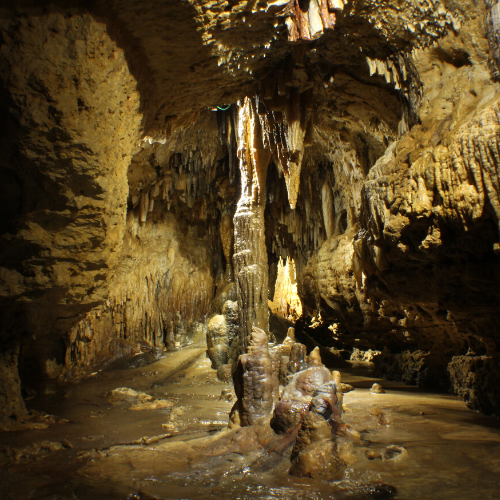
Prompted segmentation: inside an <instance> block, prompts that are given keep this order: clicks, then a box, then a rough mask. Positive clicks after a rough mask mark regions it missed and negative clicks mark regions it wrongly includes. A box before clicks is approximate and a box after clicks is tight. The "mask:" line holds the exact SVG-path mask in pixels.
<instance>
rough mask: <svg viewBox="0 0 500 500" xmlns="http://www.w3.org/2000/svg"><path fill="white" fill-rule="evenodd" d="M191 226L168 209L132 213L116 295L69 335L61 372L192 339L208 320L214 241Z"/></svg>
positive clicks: (77, 372) (114, 282)
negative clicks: (194, 327)
mask: <svg viewBox="0 0 500 500" xmlns="http://www.w3.org/2000/svg"><path fill="white" fill-rule="evenodd" d="M192 233H193V231H188V232H187V234H183V232H182V231H181V229H180V228H179V225H178V223H177V221H176V220H175V217H174V216H173V215H172V214H171V213H168V212H167V213H164V214H161V212H160V211H156V212H153V213H152V214H151V220H149V221H148V222H147V223H146V224H141V223H140V221H139V220H138V219H137V218H136V217H135V216H134V215H133V213H131V214H130V215H129V217H128V220H127V229H126V232H125V238H124V241H123V247H122V254H121V256H120V259H119V261H120V262H119V265H118V266H117V269H116V274H115V276H114V277H113V278H112V279H111V280H110V293H109V296H108V298H107V300H106V302H105V303H104V304H103V305H102V306H99V307H98V308H95V309H93V310H92V311H90V312H89V313H87V315H86V317H85V318H84V319H83V320H82V321H80V322H79V323H78V325H76V326H75V327H74V328H73V329H72V330H71V331H70V332H69V333H68V335H67V336H66V337H65V344H66V355H65V360H64V369H62V370H61V374H60V376H61V375H62V376H63V377H64V378H75V377H78V376H82V375H86V374H88V373H89V372H91V371H94V370H95V369H97V368H100V367H102V366H104V364H105V363H109V362H110V361H112V360H113V359H115V358H117V357H120V356H123V355H124V354H128V353H132V352H137V351H138V346H139V345H140V344H141V343H142V344H143V345H144V344H147V345H149V346H150V347H151V348H155V347H156V348H157V349H158V350H159V353H161V352H162V350H163V348H164V347H165V344H169V343H170V342H172V341H173V343H174V345H167V347H170V348H173V347H174V348H175V347H180V346H181V345H185V343H186V340H187V339H186V333H187V330H188V327H189V326H190V324H191V323H193V322H200V321H201V322H203V321H204V320H206V318H207V316H208V313H209V311H210V307H211V301H212V297H213V295H214V279H213V275H212V269H211V253H210V247H209V246H208V244H207V242H206V241H204V240H202V239H200V238H197V237H196V235H193V234H192ZM139 350H140V349H139ZM61 368H62V367H61ZM54 373H55V374H57V371H56V372H54Z"/></svg>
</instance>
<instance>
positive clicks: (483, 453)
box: [0, 348, 500, 500]
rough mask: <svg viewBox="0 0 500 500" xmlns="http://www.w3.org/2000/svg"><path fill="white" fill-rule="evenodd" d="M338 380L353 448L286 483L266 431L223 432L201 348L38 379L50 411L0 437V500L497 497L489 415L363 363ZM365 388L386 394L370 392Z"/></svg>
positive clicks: (282, 460)
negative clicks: (61, 381)
mask: <svg viewBox="0 0 500 500" xmlns="http://www.w3.org/2000/svg"><path fill="white" fill-rule="evenodd" d="M117 368H120V367H117ZM121 368H124V367H121ZM342 377H343V382H346V383H348V384H351V385H352V386H353V387H354V388H355V390H353V391H351V392H349V393H347V394H345V395H344V407H345V412H344V415H343V420H344V421H345V422H346V423H349V424H350V425H352V426H353V427H354V428H355V429H357V430H358V431H360V432H361V435H362V445H357V444H356V445H355V444H354V443H353V444H352V445H351V446H350V447H347V448H346V451H345V452H344V453H345V458H346V460H347V461H348V462H349V464H348V465H347V466H346V468H345V469H344V470H343V471H342V473H341V474H340V475H339V476H338V477H335V478H329V479H328V480H326V479H318V478H316V479H308V478H302V479H300V478H292V477H290V476H289V475H288V468H289V467H290V462H289V460H288V457H287V453H286V452H285V453H281V454H278V453H276V452H275V451H273V450H276V448H277V447H276V446H275V444H276V439H277V438H276V436H274V435H273V433H272V431H270V429H268V428H260V429H251V428H246V429H240V430H229V429H228V428H227V421H228V414H229V411H230V409H231V407H232V405H233V402H234V399H233V398H234V394H233V391H232V386H231V384H224V383H221V382H219V381H218V380H217V379H216V377H215V372H214V371H213V370H211V368H210V362H209V360H208V359H207V358H206V356H205V349H204V348H190V349H183V350H180V351H177V352H173V353H168V354H167V355H165V356H164V357H162V359H160V360H159V361H156V362H154V363H152V364H149V365H147V366H142V367H139V368H130V369H126V370H125V369H115V370H111V371H105V372H100V373H98V374H96V375H95V376H94V377H93V378H92V379H90V380H87V381H85V382H82V383H80V384H76V385H66V386H63V385H57V384H53V385H48V386H47V387H46V388H45V389H44V391H43V394H39V395H38V396H37V397H35V398H33V399H30V400H29V401H28V402H27V404H28V406H29V407H30V408H32V409H34V410H37V411H40V412H45V413H47V414H49V415H53V417H45V418H40V419H39V427H40V428H38V429H27V430H23V431H16V432H11V433H1V434H0V450H1V453H0V460H1V464H2V466H1V471H0V484H1V485H2V498H5V499H8V500H35V499H36V500H101V499H111V500H115V499H116V500H119V499H120V500H139V499H200V500H201V499H278V498H279V499H304V500H305V499H326V498H333V499H338V500H343V499H351V500H361V499H368V498H372V499H377V498H380V499H381V498H386V497H387V496H388V495H389V496H393V497H394V498H397V499H405V500H410V499H422V500H424V499H429V500H431V499H432V500H440V499H443V500H444V499H454V500H462V499H463V500H466V499H467V500H473V499H474V500H475V499H478V498H481V499H498V498H500V422H499V421H498V419H495V418H489V417H485V416H482V415H480V414H477V413H474V412H471V411H470V410H467V409H466V408H465V406H464V404H463V402H461V401H460V400H458V398H455V397H452V396H448V395H443V394H428V393H424V392H422V391H419V390H417V389H416V388H412V387H407V386H404V385H403V384H399V383H394V382H387V381H380V380H377V379H374V378H373V377H371V376H370V372H369V370H368V369H367V367H366V366H363V365H358V366H352V367H351V368H350V369H349V370H343V371H342ZM374 382H379V383H380V384H381V385H382V386H383V388H384V389H385V391H386V392H385V393H382V394H372V393H371V392H370V387H371V385H372V384H373V383H374ZM387 485H390V486H387ZM395 491H397V493H395V496H394V492H395Z"/></svg>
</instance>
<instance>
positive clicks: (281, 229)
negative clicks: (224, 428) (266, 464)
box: [0, 0, 500, 426]
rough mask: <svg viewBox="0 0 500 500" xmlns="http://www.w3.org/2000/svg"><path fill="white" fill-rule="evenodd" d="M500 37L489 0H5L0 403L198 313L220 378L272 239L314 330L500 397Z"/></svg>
mask: <svg viewBox="0 0 500 500" xmlns="http://www.w3.org/2000/svg"><path fill="white" fill-rule="evenodd" d="M499 37H500V35H499V7H498V3H496V2H493V1H489V0H488V1H487V2H475V1H473V0H460V1H458V0H457V1H454V2H446V3H443V2H441V3H439V2H438V3H436V2H431V1H428V2H414V1H410V0H402V1H398V2H395V1H386V0H384V1H382V0H374V1H372V2H368V3H367V2H365V1H362V0H350V1H341V0H309V1H302V0H301V1H298V0H293V1H290V2H288V1H284V0H283V1H282V0H273V1H269V2H255V1H253V0H252V1H249V0H236V1H231V2H229V1H228V0H216V1H211V2H207V1H205V0H188V1H186V2H164V1H162V0H148V1H146V2H145V1H142V0H141V1H139V0H123V1H122V0H120V1H117V0H111V1H109V2H93V3H91V4H88V2H79V1H76V2H70V3H67V2H55V3H51V4H50V5H49V3H47V2H41V3H40V2H39V3H37V5H36V6H35V4H34V3H33V2H23V3H21V4H19V3H16V4H15V5H14V3H12V2H11V3H7V4H5V5H2V8H1V15H0V67H1V69H2V71H1V72H0V73H1V74H0V123H1V125H2V130H3V131H4V133H3V135H2V138H1V139H0V141H1V145H2V157H1V158H0V195H1V196H0V242H1V243H0V323H1V329H0V352H1V353H2V355H1V356H0V369H2V370H5V373H9V375H8V376H7V375H6V379H7V380H11V381H12V383H10V382H8V383H6V384H5V388H2V394H5V395H6V396H5V398H4V399H5V401H6V403H5V405H3V406H4V407H5V409H2V411H1V412H0V415H1V418H2V422H3V423H2V425H4V426H5V425H7V424H5V422H7V423H8V422H9V420H8V419H9V418H10V415H11V414H17V413H18V414H19V415H18V419H19V420H22V419H23V418H24V417H23V415H24V409H23V408H24V407H23V404H22V401H21V395H20V392H19V391H20V386H21V385H24V386H25V387H26V388H30V386H34V385H37V384H38V383H39V382H40V381H43V379H44V378H46V377H48V376H50V377H59V378H68V379H69V378H78V377H80V376H85V375H87V374H89V373H92V372H94V371H95V370H96V369H98V368H100V367H102V366H103V364H105V363H107V362H109V361H110V360H112V359H114V358H115V357H117V356H121V355H124V354H126V353H129V354H130V353H132V352H137V350H138V349H145V348H147V349H150V350H151V351H152V352H155V353H157V354H159V355H160V354H161V352H162V351H163V348H164V347H167V348H168V349H178V348H183V346H184V345H185V344H187V343H189V338H190V335H192V334H193V332H194V331H195V330H196V331H199V332H201V331H203V328H204V327H203V326H201V327H200V326H199V325H203V324H206V323H207V322H208V321H210V319H211V318H213V317H214V316H216V315H222V316H223V317H224V320H225V322H226V327H227V330H226V334H224V335H219V336H217V335H215V334H214V332H213V331H212V330H211V333H210V335H211V337H210V339H209V342H210V343H211V345H210V346H209V349H215V348H216V347H215V346H222V347H217V348H216V349H217V350H218V351H217V356H218V360H219V361H218V362H217V364H218V367H219V369H220V370H222V371H221V373H222V372H224V374H225V375H224V376H225V377H226V378H227V376H228V374H229V373H231V372H232V371H234V368H235V363H236V360H237V358H238V356H239V355H247V354H246V350H247V347H248V346H249V341H250V338H251V334H252V328H253V327H257V328H261V329H262V330H263V331H264V332H266V334H267V333H269V334H270V333H271V332H269V324H268V314H269V313H268V300H269V299H270V298H272V297H270V295H273V293H274V285H275V281H276V276H277V273H278V265H279V262H280V259H281V260H282V261H285V260H286V259H293V261H294V263H295V266H296V273H297V284H298V286H297V289H298V290H297V291H298V294H299V296H300V299H301V302H302V305H303V310H304V313H303V316H302V319H301V322H302V324H306V323H307V324H310V323H311V320H312V319H313V318H314V321H313V324H314V325H316V326H317V328H316V329H314V332H312V330H309V333H312V335H313V337H316V340H314V339H313V340H314V341H315V342H318V341H319V340H321V342H323V343H328V344H329V347H333V348H335V349H336V350H337V352H340V351H343V352H345V353H347V357H349V354H350V353H351V352H353V351H354V349H360V350H362V351H367V350H369V349H372V351H380V352H382V353H383V356H382V357H383V359H384V360H386V361H385V362H384V363H385V367H384V366H381V370H384V369H385V371H386V373H388V374H389V372H390V374H391V376H394V377H399V378H402V379H406V380H408V381H411V382H412V383H414V382H417V383H420V384H422V385H430V386H433V387H440V388H449V387H450V383H449V381H448V380H449V378H448V376H449V375H452V381H451V385H453V388H454V390H455V391H456V392H457V393H460V394H462V395H463V396H464V397H465V398H466V399H468V400H469V402H471V403H470V404H471V406H474V407H477V408H480V409H482V410H483V411H487V412H497V413H498V409H497V405H496V403H494V400H495V397H494V396H493V395H492V394H493V393H495V391H496V389H495V388H492V387H493V386H492V384H493V385H495V382H494V381H495V378H494V377H493V376H492V377H486V376H483V375H482V373H483V371H482V370H481V369H480V367H479V365H480V364H481V363H482V362H483V361H484V363H485V364H487V365H488V366H489V367H491V372H496V371H497V368H496V367H497V364H496V363H495V362H493V361H488V360H490V359H491V360H495V359H496V358H497V357H498V332H497V330H498V317H499V310H500V305H499V304H500V295H499V290H500V287H499V283H500V267H499V266H500V264H499V258H500V246H499V245H500V239H499V238H500V237H499V231H500V226H499V221H500V198H499V192H500V185H499V180H498V178H499V168H500V166H499V161H500V160H499V158H500V153H499V147H498V136H499V97H498V96H499V84H498V80H499V74H500V72H499V64H500V56H499ZM230 302H231V303H230ZM235 304H236V305H235ZM288 316H289V315H288ZM193 325H194V326H193ZM269 337H270V338H271V337H272V335H269ZM221 339H222V340H221ZM235 339H236V340H235ZM214 340H217V342H214ZM219 340H220V341H219ZM318 343H319V342H318ZM17 345H20V348H19V351H17V347H16V346H17ZM266 348H267V347H266ZM266 348H264V347H262V349H263V351H265V349H266ZM259 349H260V348H259ZM267 349H268V351H269V348H267ZM384 349H385V350H384ZM219 351H220V352H219ZM12 353H14V354H12ZM213 354H214V355H215V354H216V353H215V352H213ZM286 358H288V359H286ZM16 359H17V361H16ZM266 359H267V358H266ZM452 360H454V361H453V362H452ZM473 360H474V361H473ZM374 361H376V360H374ZM379 361H380V360H379ZM314 362H315V361H314V356H313V358H312V359H309V360H307V359H306V357H305V352H303V349H302V348H301V347H300V346H297V345H295V344H293V345H292V343H290V342H288V343H286V344H285V345H284V346H282V347H279V348H278V347H272V348H271V351H270V352H269V363H270V370H271V372H270V375H269V376H270V377H271V381H272V383H271V386H272V387H271V388H270V389H267V388H266V391H268V390H269V391H271V393H272V399H276V394H277V389H276V387H277V383H279V382H281V384H282V385H284V383H285V381H286V377H288V376H289V375H290V374H299V373H301V371H304V369H305V370H306V371H307V370H313V369H315V368H314V367H313V366H310V367H307V366H308V363H313V364H314ZM384 363H382V364H384ZM268 368H269V366H268V362H267V361H266V370H268ZM266 373H267V371H266ZM469 375H470V377H469ZM293 376H295V375H293ZM18 379H19V380H20V381H21V384H20V383H19V382H18ZM2 387H3V386H2ZM9 387H10V389H9ZM266 387H267V386H266ZM12 391H13V392H12ZM266 394H267V392H266ZM7 401H8V402H7ZM266 404H267V403H266ZM13 409H14V410H13ZM267 409H268V408H267V406H266V411H267ZM12 411H13V412H14V413H12ZM16 412H17V413H16ZM299 413H300V412H299ZM311 418H312V417H311Z"/></svg>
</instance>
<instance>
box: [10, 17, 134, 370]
mask: <svg viewBox="0 0 500 500" xmlns="http://www.w3.org/2000/svg"><path fill="white" fill-rule="evenodd" d="M65 14H66V15H65ZM65 14H63V13H57V12H52V13H46V12H45V13H42V12H38V13H37V15H35V16H27V15H22V14H19V15H18V16H9V15H8V13H7V14H6V15H2V16H1V18H0V32H1V37H0V39H1V50H0V67H1V69H2V70H1V76H0V94H1V99H0V107H1V110H0V120H1V123H2V130H3V131H4V133H3V134H2V137H1V139H0V141H1V148H2V158H1V159H0V190H1V193H0V199H1V202H0V203H1V205H0V212H1V214H0V220H1V223H0V224H1V231H0V232H1V236H0V239H1V242H0V249H1V250H0V303H1V312H0V323H1V325H2V327H1V330H0V345H1V347H0V350H3V349H4V348H5V349H7V350H8V349H9V347H8V346H9V345H10V344H11V343H12V342H17V341H21V340H23V339H27V338H30V339H32V340H33V341H36V342H37V348H36V350H35V351H30V353H29V354H27V357H26V365H25V367H27V368H28V369H33V371H34V372H39V371H40V369H41V367H40V365H42V364H43V363H44V360H45V359H46V358H48V357H50V356H51V355H52V354H53V352H54V351H55V350H57V349H58V346H59V344H58V340H57V339H58V337H59V336H60V335H61V334H63V333H64V332H67V331H68V329H69V328H71V326H73V325H74V324H75V323H76V322H77V321H78V319H79V317H80V315H82V314H83V313H85V312H86V311H88V310H90V309H91V308H92V307H94V306H96V305H97V304H99V303H100V302H102V301H103V300H104V299H105V297H106V295H107V290H108V289H107V285H106V284H105V283H106V280H107V279H108V277H109V276H110V275H111V274H112V270H113V269H114V268H115V266H116V264H117V258H118V256H119V255H120V249H121V245H122V241H123V236H124V231H125V217H126V211H125V208H126V203H127V194H128V186H127V177H126V172H127V168H128V165H129V163H130V161H131V157H132V154H133V153H134V152H135V150H136V147H137V141H138V139H139V129H140V124H141V118H142V116H141V114H140V112H139V94H138V93H137V90H136V82H135V79H134V78H133V77H132V76H131V74H130V71H129V69H128V66H127V63H126V60H125V56H124V52H123V50H121V49H120V48H119V47H118V46H117V44H116V43H115V42H114V41H113V40H111V38H110V36H109V34H108V32H107V30H106V26H105V25H104V24H103V23H101V22H97V21H96V20H95V19H94V18H92V17H91V16H89V15H87V14H82V13H78V12H76V11H75V12H66V13H65ZM22 352H25V349H23V351H22Z"/></svg>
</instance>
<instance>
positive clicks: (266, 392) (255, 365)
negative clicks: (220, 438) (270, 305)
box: [231, 327, 274, 426]
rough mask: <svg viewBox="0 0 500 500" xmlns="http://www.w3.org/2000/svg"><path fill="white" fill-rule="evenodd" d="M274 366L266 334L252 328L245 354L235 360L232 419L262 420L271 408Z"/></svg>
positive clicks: (242, 422) (240, 422)
mask: <svg viewBox="0 0 500 500" xmlns="http://www.w3.org/2000/svg"><path fill="white" fill-rule="evenodd" d="M272 374H273V367H272V362H271V357H270V355H269V347H268V336H267V334H266V332H264V331H263V330H261V329H260V328H256V327H253V330H252V336H251V339H250V343H249V345H248V348H247V352H246V354H242V355H241V356H240V357H239V359H238V366H237V368H236V371H235V375H234V388H235V392H236V397H237V398H238V400H237V401H236V403H235V405H234V407H233V410H232V417H231V418H232V420H233V422H234V423H237V424H238V425H242V426H248V425H252V424H257V423H263V421H264V420H265V419H266V417H269V415H270V414H271V412H272V409H273V404H274V401H273V377H272Z"/></svg>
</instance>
